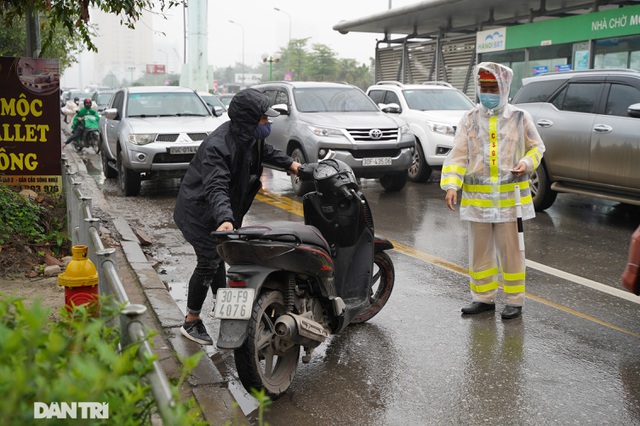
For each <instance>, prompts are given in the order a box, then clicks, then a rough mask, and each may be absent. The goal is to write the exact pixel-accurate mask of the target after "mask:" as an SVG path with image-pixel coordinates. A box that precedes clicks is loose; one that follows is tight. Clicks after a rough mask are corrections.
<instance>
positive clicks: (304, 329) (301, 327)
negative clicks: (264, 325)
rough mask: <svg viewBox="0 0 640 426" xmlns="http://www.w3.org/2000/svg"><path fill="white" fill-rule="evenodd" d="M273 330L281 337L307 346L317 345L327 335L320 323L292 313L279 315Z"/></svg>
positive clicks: (313, 346)
mask: <svg viewBox="0 0 640 426" xmlns="http://www.w3.org/2000/svg"><path fill="white" fill-rule="evenodd" d="M275 330H276V334H277V335H278V336H279V337H280V338H281V339H284V340H287V341H290V342H293V343H295V344H296V345H301V346H304V347H309V348H315V347H317V346H319V345H320V343H322V342H324V341H325V339H326V338H327V337H328V336H329V332H328V331H327V330H325V328H324V327H323V326H322V325H321V324H319V323H317V322H315V321H313V320H310V319H309V318H305V317H303V316H300V315H296V314H292V313H288V314H285V315H282V316H280V317H279V318H278V320H277V321H276V323H275Z"/></svg>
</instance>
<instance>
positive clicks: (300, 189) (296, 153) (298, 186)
mask: <svg viewBox="0 0 640 426" xmlns="http://www.w3.org/2000/svg"><path fill="white" fill-rule="evenodd" d="M291 158H293V161H297V162H298V163H300V164H305V163H306V162H307V159H306V158H305V157H304V154H303V153H302V150H301V149H300V148H296V149H294V150H293V152H292V153H291ZM291 186H293V192H295V193H296V195H300V196H302V195H304V194H306V193H308V192H311V191H313V190H314V187H313V182H303V181H302V180H301V179H300V178H299V177H298V176H296V175H291Z"/></svg>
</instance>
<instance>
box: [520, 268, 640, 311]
mask: <svg viewBox="0 0 640 426" xmlns="http://www.w3.org/2000/svg"><path fill="white" fill-rule="evenodd" d="M527 266H528V267H529V268H532V269H536V270H538V271H540V272H544V273H545V274H549V275H553V276H556V277H558V278H562V279H563V280H567V281H571V282H574V283H576V284H580V285H583V286H585V287H589V288H591V289H594V290H597V291H601V292H603V293H607V294H609V295H611V296H616V297H619V298H621V299H625V300H628V301H629V302H633V303H637V304H640V296H636V295H635V294H632V293H629V292H628V291H624V290H620V289H618V288H614V287H610V286H608V285H606V284H602V283H599V282H597V281H593V280H590V279H588V278H583V277H580V276H578V275H574V274H570V273H568V272H564V271H561V270H559V269H556V268H552V267H551V266H547V265H543V264H542V263H538V262H534V261H533V260H529V259H527ZM620 275H622V272H620Z"/></svg>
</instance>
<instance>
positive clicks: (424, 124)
mask: <svg viewBox="0 0 640 426" xmlns="http://www.w3.org/2000/svg"><path fill="white" fill-rule="evenodd" d="M367 95H369V97H370V98H371V99H373V101H374V102H375V103H376V104H378V106H379V107H380V108H381V109H382V111H384V112H386V113H389V114H398V115H399V117H400V118H401V119H403V120H404V121H406V122H407V124H409V128H410V129H411V132H412V133H413V134H414V135H415V137H416V149H415V150H414V152H413V163H412V164H411V166H410V167H409V180H410V181H412V182H424V181H426V180H427V179H429V177H430V176H431V172H432V171H433V170H434V169H441V168H442V163H443V162H444V159H445V157H446V156H447V154H448V153H449V151H451V148H453V136H454V135H455V132H456V126H457V125H458V123H459V122H460V119H461V118H462V115H463V114H464V113H465V112H466V111H469V110H470V109H471V108H473V107H474V106H475V105H474V103H473V102H471V100H470V99H469V98H468V97H467V95H465V94H464V93H462V92H461V91H460V90H458V89H456V88H455V87H453V86H452V85H451V84H449V83H445V82H440V81H429V82H426V83H424V84H402V83H400V82H397V81H380V82H378V83H377V84H376V85H374V86H371V87H369V88H368V89H367Z"/></svg>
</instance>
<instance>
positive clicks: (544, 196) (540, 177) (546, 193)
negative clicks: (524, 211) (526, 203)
mask: <svg viewBox="0 0 640 426" xmlns="http://www.w3.org/2000/svg"><path fill="white" fill-rule="evenodd" d="M529 185H530V187H531V197H532V198H533V207H534V208H535V209H536V211H542V210H546V209H548V208H549V207H551V205H552V204H553V202H554V201H556V197H557V196H558V193H557V192H556V191H554V190H552V189H551V181H550V180H549V176H548V175H547V170H546V168H545V166H544V164H541V165H540V166H539V167H538V168H537V169H536V170H534V171H533V173H531V174H530V175H529Z"/></svg>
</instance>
